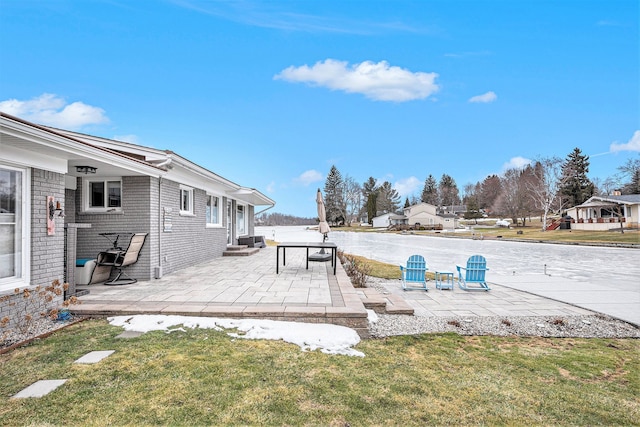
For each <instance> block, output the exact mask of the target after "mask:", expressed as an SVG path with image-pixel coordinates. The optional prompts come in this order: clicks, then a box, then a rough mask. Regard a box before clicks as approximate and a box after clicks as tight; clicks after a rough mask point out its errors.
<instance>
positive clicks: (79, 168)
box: [76, 166, 98, 175]
mask: <svg viewBox="0 0 640 427" xmlns="http://www.w3.org/2000/svg"><path fill="white" fill-rule="evenodd" d="M97 170H98V168H95V167H93V166H76V172H79V173H83V174H85V175H87V174H90V173H96V171H97Z"/></svg>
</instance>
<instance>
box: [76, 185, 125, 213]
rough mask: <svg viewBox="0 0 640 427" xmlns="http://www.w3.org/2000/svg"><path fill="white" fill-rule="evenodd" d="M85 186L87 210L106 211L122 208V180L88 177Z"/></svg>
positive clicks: (85, 206) (85, 205)
mask: <svg viewBox="0 0 640 427" xmlns="http://www.w3.org/2000/svg"><path fill="white" fill-rule="evenodd" d="M85 188H86V191H85V195H86V197H85V204H84V208H85V210H87V211H104V212H106V211H113V210H117V211H119V210H121V209H122V180H120V179H117V178H108V179H90V180H89V179H87V180H85Z"/></svg>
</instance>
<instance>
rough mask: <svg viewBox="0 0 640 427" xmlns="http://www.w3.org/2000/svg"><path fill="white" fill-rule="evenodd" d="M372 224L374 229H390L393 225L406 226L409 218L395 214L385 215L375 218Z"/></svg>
mask: <svg viewBox="0 0 640 427" xmlns="http://www.w3.org/2000/svg"><path fill="white" fill-rule="evenodd" d="M372 223H373V228H388V227H389V226H392V225H401V224H406V223H407V218H406V217H404V216H402V215H398V214H394V213H385V214H382V215H378V216H376V217H374V218H373V220H372Z"/></svg>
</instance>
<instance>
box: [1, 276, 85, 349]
mask: <svg viewBox="0 0 640 427" xmlns="http://www.w3.org/2000/svg"><path fill="white" fill-rule="evenodd" d="M68 288H69V284H68V283H64V284H62V283H60V281H59V280H57V279H56V280H54V281H53V282H51V285H50V286H44V287H43V286H40V285H38V286H36V287H28V288H24V289H20V288H16V289H15V290H14V291H13V294H12V295H5V296H3V297H0V303H1V304H5V305H6V306H7V307H10V313H11V314H10V315H5V316H4V317H2V318H1V319H0V328H1V329H2V332H3V333H2V334H1V335H0V336H1V337H2V339H3V340H4V339H5V338H6V337H7V336H8V335H9V334H11V333H13V332H17V333H19V334H26V333H28V332H29V331H30V330H31V329H32V328H33V326H34V324H35V323H36V322H37V320H38V319H40V318H46V317H48V318H50V319H51V320H56V319H57V318H58V314H59V313H60V310H66V309H67V308H68V307H69V306H70V305H75V304H80V301H79V300H78V299H77V298H76V297H75V296H72V297H71V298H69V299H67V300H65V301H63V302H62V307H58V305H57V303H56V297H60V296H63V295H64V292H65V291H66V290H67V289H68Z"/></svg>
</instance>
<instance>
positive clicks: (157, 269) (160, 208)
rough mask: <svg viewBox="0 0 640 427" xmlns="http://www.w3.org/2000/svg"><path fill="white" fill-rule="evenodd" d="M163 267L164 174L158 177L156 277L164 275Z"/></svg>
mask: <svg viewBox="0 0 640 427" xmlns="http://www.w3.org/2000/svg"><path fill="white" fill-rule="evenodd" d="M163 163H164V162H163ZM162 267H163V265H162V175H160V176H159V177H158V267H156V271H155V278H156V279H160V278H161V277H162V274H163V271H162V270H163V268H162Z"/></svg>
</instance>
